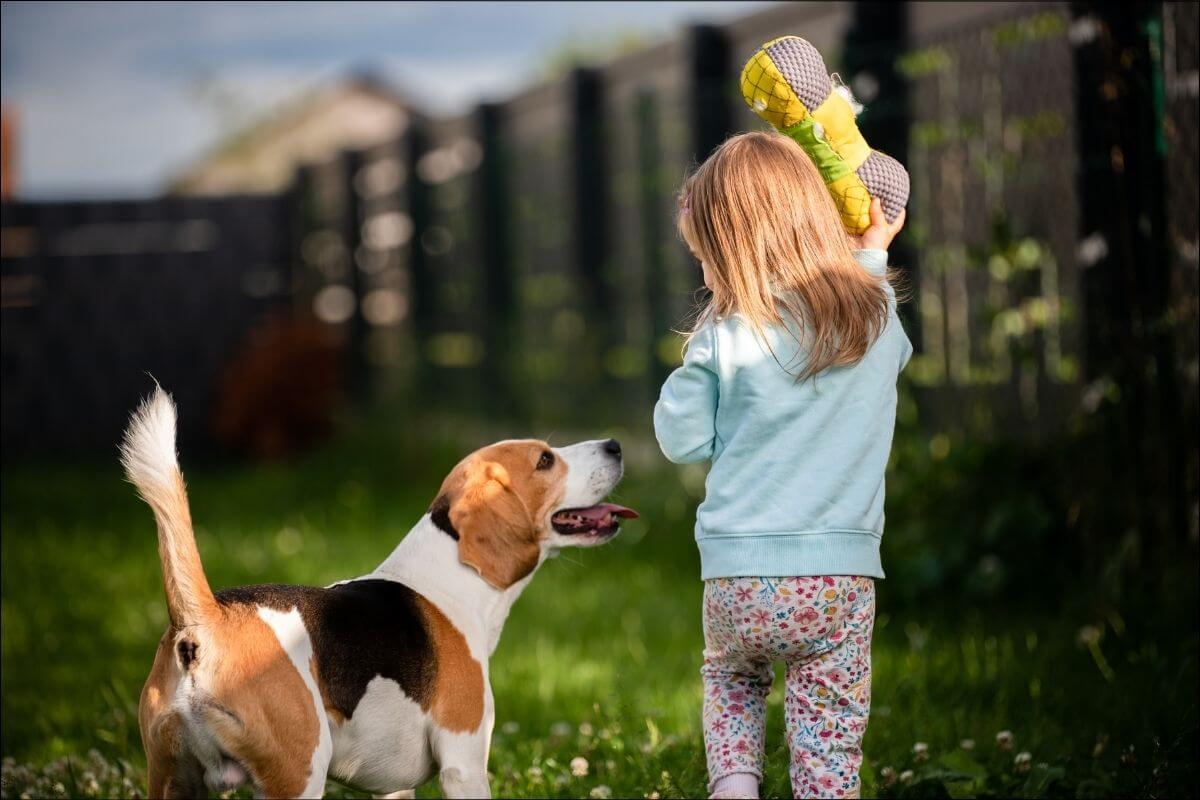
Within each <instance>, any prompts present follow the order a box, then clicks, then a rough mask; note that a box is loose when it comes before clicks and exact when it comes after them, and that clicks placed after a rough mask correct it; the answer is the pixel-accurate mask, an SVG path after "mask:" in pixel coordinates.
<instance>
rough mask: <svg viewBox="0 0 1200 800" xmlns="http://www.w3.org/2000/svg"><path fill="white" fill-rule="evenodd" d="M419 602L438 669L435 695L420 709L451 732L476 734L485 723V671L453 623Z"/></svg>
mask: <svg viewBox="0 0 1200 800" xmlns="http://www.w3.org/2000/svg"><path fill="white" fill-rule="evenodd" d="M418 598H419V600H418V602H419V604H420V606H421V613H422V616H423V617H424V618H425V626H426V629H427V630H428V631H429V638H430V640H431V641H432V643H433V653H434V663H435V664H436V665H437V667H436V677H435V678H434V684H433V691H432V692H431V693H430V695H429V697H428V699H426V700H424V701H423V702H422V703H421V708H422V710H424V711H425V712H426V713H427V714H429V715H430V716H432V717H433V720H434V722H436V723H437V724H438V725H440V726H441V727H443V728H445V729H446V730H448V731H453V732H455V733H468V732H470V731H474V730H477V729H478V728H479V723H480V722H482V721H483V698H484V686H483V668H482V667H481V666H480V665H479V662H478V661H476V660H475V658H474V657H473V656H472V655H471V649H470V647H468V646H467V640H466V637H464V636H463V635H462V632H461V631H460V630H459V629H458V628H456V627H454V623H452V622H451V621H450V620H449V619H447V618H446V615H445V614H443V613H442V612H441V610H440V609H439V608H438V607H437V606H435V605H434V604H433V603H431V602H429V600H427V599H426V598H425V597H423V596H420V595H418Z"/></svg>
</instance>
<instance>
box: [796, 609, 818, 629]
mask: <svg viewBox="0 0 1200 800" xmlns="http://www.w3.org/2000/svg"><path fill="white" fill-rule="evenodd" d="M793 616H794V617H795V620H796V622H799V623H800V624H802V625H811V624H812V623H814V622H816V621H817V620H818V619H820V616H821V615H820V614H818V613H817V612H816V609H814V608H812V607H811V606H805V607H804V608H801V609H799V610H798V611H796V613H795V614H794V615H793Z"/></svg>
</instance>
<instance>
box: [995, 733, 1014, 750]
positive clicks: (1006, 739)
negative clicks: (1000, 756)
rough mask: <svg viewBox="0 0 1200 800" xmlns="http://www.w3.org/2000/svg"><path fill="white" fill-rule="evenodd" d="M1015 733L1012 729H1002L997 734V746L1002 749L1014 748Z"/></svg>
mask: <svg viewBox="0 0 1200 800" xmlns="http://www.w3.org/2000/svg"><path fill="white" fill-rule="evenodd" d="M1012 746H1013V735H1012V731H1000V732H999V733H997V734H996V747H998V748H1000V749H1001V750H1012Z"/></svg>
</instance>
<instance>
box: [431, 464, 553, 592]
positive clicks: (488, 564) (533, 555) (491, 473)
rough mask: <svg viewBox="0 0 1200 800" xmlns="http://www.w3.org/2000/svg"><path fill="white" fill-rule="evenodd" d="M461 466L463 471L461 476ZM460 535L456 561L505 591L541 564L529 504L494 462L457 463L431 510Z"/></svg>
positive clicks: (442, 524)
mask: <svg viewBox="0 0 1200 800" xmlns="http://www.w3.org/2000/svg"><path fill="white" fill-rule="evenodd" d="M460 470H461V474H458V473H459V472H460ZM430 513H431V515H432V516H433V517H434V522H435V524H437V525H438V527H439V528H441V529H442V530H444V531H446V532H447V533H448V534H450V535H451V536H453V537H454V538H456V539H458V559H459V561H461V562H462V563H464V564H466V565H467V566H468V567H471V568H472V569H474V570H475V571H476V572H478V573H479V575H480V576H481V577H482V578H483V579H484V580H485V581H487V582H488V583H489V584H491V585H492V586H494V587H496V588H497V589H507V588H508V587H509V586H512V585H513V584H514V583H516V582H517V581H519V580H521V579H522V578H524V577H525V576H526V575H528V574H529V573H531V572H533V570H534V569H535V568H536V567H537V565H538V559H539V558H540V557H541V548H540V547H539V546H538V532H537V529H536V528H535V526H534V522H533V519H532V518H531V517H530V515H529V511H528V510H527V509H526V507H525V503H524V502H522V500H521V498H520V497H519V496H518V495H517V493H516V491H515V490H514V489H513V487H512V484H511V483H510V481H509V476H508V471H507V470H505V469H504V467H503V466H501V465H500V464H497V463H496V462H494V461H484V462H481V463H475V464H467V465H462V466H460V467H458V468H457V469H456V470H455V473H452V474H451V475H450V477H449V478H447V479H446V483H445V484H443V486H442V491H441V492H440V493H439V495H438V499H437V500H435V501H434V503H433V506H432V507H431V508H430Z"/></svg>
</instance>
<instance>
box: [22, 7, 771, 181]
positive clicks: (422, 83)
mask: <svg viewBox="0 0 1200 800" xmlns="http://www.w3.org/2000/svg"><path fill="white" fill-rule="evenodd" d="M763 5H767V4H766V3H737V2H732V3H731V2H659V3H615V2H614V3H610V2H597V3H540V2H538V3H351V2H341V3H335V2H330V3H324V2H313V3H158V2H156V3H102V2H97V3H93V2H83V3H19V2H4V3H2V4H0V95H2V99H3V103H4V105H5V107H6V108H13V109H15V110H16V119H17V144H18V170H19V192H20V195H21V196H22V197H24V198H27V199H47V198H66V197H73V198H88V197H100V196H122V197H133V196H145V195H150V194H154V193H155V192H157V191H158V190H160V189H161V188H162V186H163V184H164V183H165V182H166V180H167V179H168V178H169V177H170V176H171V175H173V174H174V173H175V172H177V171H178V170H180V169H181V168H183V167H184V166H186V165H188V164H189V163H192V162H193V161H194V160H196V159H197V158H198V157H199V156H200V155H202V154H203V153H205V152H206V151H208V150H209V149H210V148H211V147H212V146H213V145H214V144H215V143H216V142H217V141H219V140H220V138H221V137H222V135H224V134H225V133H228V132H229V131H230V129H231V128H234V127H237V123H244V122H245V121H247V120H248V119H249V118H250V116H252V115H253V114H256V113H258V112H260V111H268V110H270V109H271V108H273V107H276V106H278V105H279V104H280V103H282V102H284V101H285V100H286V99H288V98H289V97H293V96H295V95H296V94H298V93H300V92H302V91H304V90H305V89H308V88H312V87H315V86H318V85H320V84H321V83H323V82H326V81H331V80H335V79H336V78H337V77H338V76H340V75H344V74H346V73H347V72H350V71H353V70H366V69H370V70H372V71H374V72H375V73H377V74H379V75H380V76H382V77H384V78H385V79H387V80H388V81H389V82H390V83H393V84H394V85H395V86H396V87H397V88H398V89H400V90H401V91H403V92H405V94H406V95H407V96H409V97H412V98H413V99H414V100H415V101H417V102H418V103H419V104H420V105H422V107H424V108H426V109H428V110H429V111H431V112H433V113H455V112H459V111H463V110H466V109H467V108H469V107H470V106H471V105H473V104H474V103H476V102H479V101H481V100H484V99H489V100H500V99H503V98H505V97H506V96H508V95H510V94H512V93H514V92H516V91H517V90H519V89H521V88H522V87H523V86H525V85H526V84H528V83H530V82H532V81H536V80H537V75H538V74H539V71H540V70H542V69H544V68H545V66H546V64H547V61H548V59H549V58H550V57H551V56H552V54H554V53H555V52H561V50H562V48H563V47H564V45H566V44H567V43H569V42H576V43H582V44H583V45H585V46H586V45H588V44H589V43H595V42H602V43H603V42H611V41H615V40H616V39H617V38H618V37H620V36H622V35H626V34H637V35H639V36H640V37H643V38H644V39H646V40H647V41H656V40H660V39H663V38H669V37H671V36H673V35H677V34H678V32H679V31H680V30H681V29H682V28H683V26H685V25H687V24H689V23H692V22H700V21H704V22H722V21H725V20H729V19H732V18H736V17H738V16H742V15H745V14H749V13H753V12H754V11H756V10H759V9H758V7H761V6H763ZM427 87H435V88H427ZM222 109H223V110H222Z"/></svg>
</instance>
